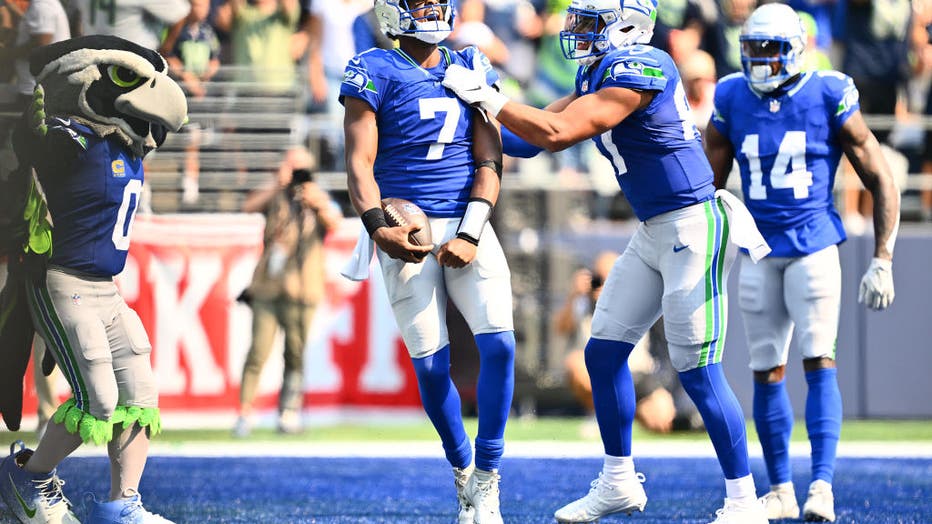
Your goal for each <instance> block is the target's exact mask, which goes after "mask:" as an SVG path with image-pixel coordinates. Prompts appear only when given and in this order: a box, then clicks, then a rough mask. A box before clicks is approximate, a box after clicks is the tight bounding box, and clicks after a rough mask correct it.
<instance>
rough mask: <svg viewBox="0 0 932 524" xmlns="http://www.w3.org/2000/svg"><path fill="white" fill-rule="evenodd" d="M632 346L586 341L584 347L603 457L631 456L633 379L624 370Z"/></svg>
mask: <svg viewBox="0 0 932 524" xmlns="http://www.w3.org/2000/svg"><path fill="white" fill-rule="evenodd" d="M633 349H634V344H629V343H627V342H620V341H614V340H602V339H597V338H590V339H589V343H588V344H586V352H585V356H586V370H587V371H588V372H589V380H590V381H591V382H592V402H593V404H594V405H595V417H596V419H597V420H598V421H599V432H600V433H601V434H602V445H603V446H605V454H606V455H611V456H613V457H630V456H631V428H632V426H633V425H634V409H635V404H636V401H635V398H634V380H633V379H632V378H631V370H630V369H629V368H628V355H630V354H631V350H633Z"/></svg>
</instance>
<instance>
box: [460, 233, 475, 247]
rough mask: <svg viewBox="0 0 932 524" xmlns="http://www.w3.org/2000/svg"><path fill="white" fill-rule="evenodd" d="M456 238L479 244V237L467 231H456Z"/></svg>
mask: <svg viewBox="0 0 932 524" xmlns="http://www.w3.org/2000/svg"><path fill="white" fill-rule="evenodd" d="M456 238H462V239H463V240H465V241H466V242H469V243H470V244H472V245H474V246H478V245H479V239H478V238H473V236H472V235H470V234H468V233H457V234H456Z"/></svg>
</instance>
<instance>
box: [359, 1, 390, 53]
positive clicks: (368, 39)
mask: <svg viewBox="0 0 932 524" xmlns="http://www.w3.org/2000/svg"><path fill="white" fill-rule="evenodd" d="M353 45H355V46H356V54H359V53H362V52H363V51H365V50H367V49H372V48H373V47H378V48H379V49H391V48H392V47H393V46H394V43H393V42H392V39H391V38H389V37H388V36H386V35H385V33H383V32H382V31H380V30H379V20H378V18H376V16H375V9H370V10H368V11H366V12H365V13H363V14H361V15H359V16H357V17H356V19H355V20H353Z"/></svg>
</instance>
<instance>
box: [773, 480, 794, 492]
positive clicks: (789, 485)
mask: <svg viewBox="0 0 932 524" xmlns="http://www.w3.org/2000/svg"><path fill="white" fill-rule="evenodd" d="M770 491H789V492H793V482H792V481H790V482H781V483H779V484H774V485H772V486H770Z"/></svg>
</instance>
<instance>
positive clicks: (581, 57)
mask: <svg viewBox="0 0 932 524" xmlns="http://www.w3.org/2000/svg"><path fill="white" fill-rule="evenodd" d="M656 21H657V0H573V1H572V3H570V7H569V8H568V9H567V10H566V23H565V25H564V26H563V31H560V44H561V46H562V47H563V55H564V56H565V57H566V58H569V59H570V60H576V61H578V62H579V63H580V64H583V65H588V64H591V63H593V62H595V61H596V60H597V59H599V58H600V57H602V56H603V55H604V54H605V53H608V52H609V51H611V50H612V49H615V48H619V47H625V46H629V45H634V44H646V43H648V42H650V39H651V36H652V35H653V34H654V23H655V22H656Z"/></svg>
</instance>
